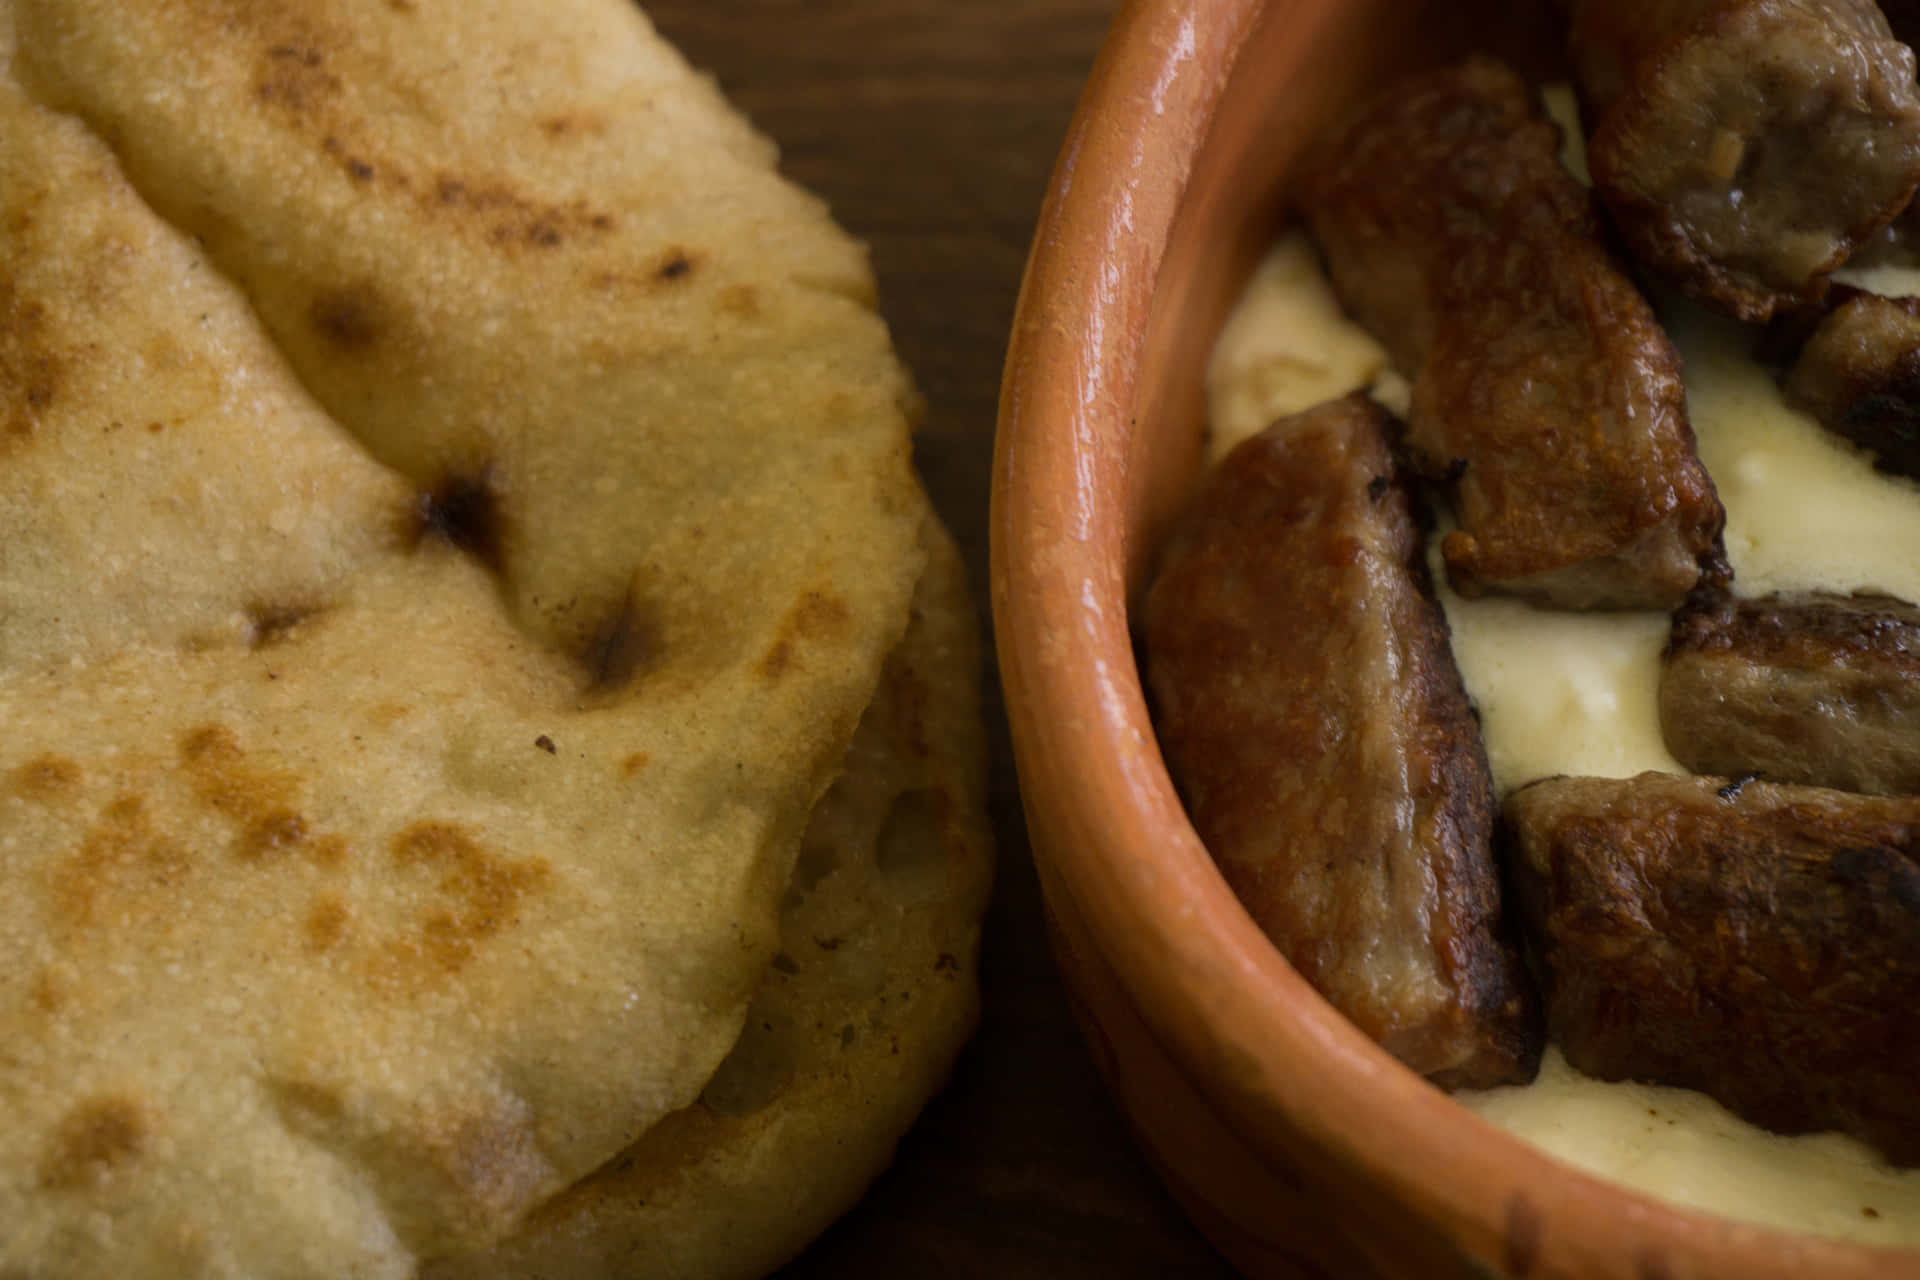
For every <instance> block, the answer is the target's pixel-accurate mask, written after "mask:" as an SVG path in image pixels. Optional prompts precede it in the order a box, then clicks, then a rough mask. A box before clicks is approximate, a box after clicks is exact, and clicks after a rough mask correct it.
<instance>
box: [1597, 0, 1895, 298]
mask: <svg viewBox="0 0 1920 1280" xmlns="http://www.w3.org/2000/svg"><path fill="white" fill-rule="evenodd" d="M1569 7H1570V9H1571V28H1570V36H1569V45H1570V49H1571V52H1572V56H1573V65H1574V74H1575V78H1576V80H1577V81H1578V83H1579V88H1580V94H1581V98H1582V102H1583V106H1584V115H1585V118H1586V121H1587V129H1588V132H1589V135H1590V137H1589V140H1588V146H1587V161H1588V166H1589V168H1590V169H1591V171H1592V174H1593V182H1594V188H1595V190H1596V191H1598V192H1599V194H1600V197H1601V199H1602V200H1603V201H1604V202H1605V203H1606V206H1607V209H1608V211H1609V212H1610V213H1611V214H1612V215H1613V220H1614V222H1615V223H1616V225H1617V226H1618V227H1619V229H1620V233H1621V235H1622V237H1623V238H1624V239H1625V240H1626V242H1627V245H1628V247H1629V248H1630V249H1631V251H1632V253H1633V255H1634V256H1635V257H1637V258H1639V259H1641V260H1642V261H1644V262H1646V263H1647V264H1648V265H1649V266H1650V267H1652V268H1653V269H1654V270H1655V271H1656V272H1658V273H1659V274H1660V275H1662V276H1664V277H1666V278H1668V279H1670V280H1672V281H1673V282H1675V283H1676V284H1678V285H1679V286H1680V287H1681V288H1683V289H1685V290H1686V291H1687V292H1688V293H1690V294H1692V295H1693V296H1695V297H1697V298H1699V299H1701V300H1702V301H1704V302H1707V303H1709V304H1710V305H1713V306H1715V307H1717V308H1718V309H1720V310H1723V311H1725V312H1727V313H1729V314H1731V315H1735V316H1738V317H1739V318H1740V319H1742V320H1748V321H1761V320H1765V319H1767V318H1768V317H1769V316H1771V315H1772V314H1774V312H1775V311H1776V310H1779V309H1781V308H1783V307H1788V306H1792V305H1797V304H1800V303H1805V302H1808V301H1812V300H1815V299H1817V298H1818V297H1819V296H1820V293H1821V291H1822V290H1823V289H1824V287H1825V282H1826V276H1827V273H1828V272H1830V271H1832V270H1833V269H1834V268H1835V267H1837V266H1839V265H1840V264H1841V263H1842V262H1844V261H1846V259H1847V257H1848V255H1849V254H1851V253H1852V252H1853V250H1854V248H1855V247H1856V246H1858V245H1859V244H1861V242H1862V241H1864V240H1866V239H1867V238H1868V237H1870V236H1872V235H1873V234H1874V233H1875V232H1877V231H1878V230H1879V229H1880V228H1881V227H1883V226H1885V225H1886V223H1887V221H1888V220H1889V219H1890V218H1892V217H1893V216H1894V215H1895V214H1897V213H1898V212H1900V210H1901V209H1902V208H1903V207H1905V205H1906V204H1907V201H1908V199H1909V197H1910V196H1911V195H1912V194H1913V190H1914V186H1915V183H1916V182H1920V93H1917V92H1916V90H1915V87H1914V57H1913V54H1912V52H1911V51H1910V50H1909V49H1908V48H1907V47H1906V46H1905V45H1903V44H1901V43H1900V42H1899V41H1897V40H1895V39H1894V38H1893V35H1892V33H1891V32H1890V31H1889V30H1888V27H1887V21H1886V19H1885V18H1884V17H1882V16H1881V13H1880V10H1879V8H1878V7H1877V6H1876V5H1874V4H1873V3H1872V2H1871V0H1573V3H1572V4H1571V5H1570V6H1569Z"/></svg>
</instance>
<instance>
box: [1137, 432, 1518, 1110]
mask: <svg viewBox="0 0 1920 1280" xmlns="http://www.w3.org/2000/svg"><path fill="white" fill-rule="evenodd" d="M1387 425H1388V419H1387V416H1386V414H1385V412H1384V411H1383V410H1382V409H1380V408H1379V407H1378V406H1377V405H1375V404H1374V403H1372V402H1371V401H1369V400H1367V399H1366V398H1365V397H1363V396H1350V397H1348V398H1346V399H1344V400H1338V401H1332V402H1329V403H1327V404H1324V405H1321V406H1320V407H1318V408H1316V409H1312V410H1309V411H1308V412H1306V413H1304V414H1300V415H1298V416H1296V417H1293V418H1288V419H1283V420H1282V421H1280V422H1279V423H1276V424H1275V425H1274V426H1273V427H1271V428H1270V429H1269V430H1268V431H1267V432H1265V433H1264V434H1262V435H1260V436H1256V437H1254V438H1253V439H1251V440H1249V441H1247V442H1245V443H1244V444H1242V445H1241V446H1240V447H1239V448H1237V449H1235V450H1234V451H1233V452H1232V453H1231V454H1230V455H1228V457H1227V458H1226V459H1225V460H1223V461H1222V462H1221V463H1220V464H1219V466H1217V467H1216V468H1215V469H1214V472H1213V473H1212V475H1211V476H1210V477H1209V478H1208V480H1207V482H1206V483H1205V485H1204V486H1203V488H1202V489H1201V491H1200V492H1199V493H1198V494H1197V495H1196V496H1195V498H1194V501H1193V505H1192V507H1191V510H1190V512H1189V514H1188V515H1187V517H1186V518H1185V521H1184V523H1183V524H1182V526H1181V527H1180V528H1179V529H1178V530H1177V531H1176V533H1175V535H1174V537H1173V539H1172V540H1171V541H1170V543H1169V545H1168V548H1167V551H1166V553H1165V557H1164V560H1163V563H1162V566H1161V569H1160V572H1159V574H1158V577H1157V578H1156V580H1155V581H1154V583H1153V585H1152V587H1151V589H1150V591H1149V593H1148V596H1147V600H1146V605H1145V619H1144V622H1145V628H1144V629H1145V641H1146V651H1147V663H1146V669H1147V678H1148V684H1149V688H1150V690H1151V692H1152V694H1153V697H1154V701H1155V709H1156V716H1155V725H1156V729H1157V732H1158V735H1159V739H1160V744H1161V747H1162V749H1163V750H1164V752H1165V754H1166V759H1167V763H1168V766H1169V768H1170V769H1171V771H1172V774H1173V777H1174V779H1175V781H1176V782H1177V783H1178V785H1179V786H1180V788H1181V791H1182V794H1183V796H1184V797H1185V800H1186V804H1187V808H1188V812H1189V814H1190V815H1191V817H1192V819H1193V823H1194V827H1195V829H1196V830H1197V831H1198V832H1199V834H1200V837H1201V839H1202V840H1203V841H1204V842H1205V843H1206V846H1207V848H1208V849H1209V850H1210V851H1211V852H1212V854H1213V856H1214V858H1215V860H1216V861H1217V862H1218V863H1219V865H1220V869H1221V871H1222V873H1223V874H1224V875H1225V877H1226V879H1227V881H1228V883H1229V884H1231V885H1232V886H1233V889H1234V891H1235V892H1236V893H1237V894H1239V896H1240V899H1241V901H1242V902H1243V903H1245V904H1246V907H1247V910H1248V912H1249V913H1250V914H1251V915H1252V916H1253V918H1254V919H1255V920H1256V921H1257V922H1258V923H1259V925H1260V927H1261V928H1262V929H1264V930H1265V931H1266V932H1267V934H1268V936H1269V937H1271V938H1272V939H1273V941H1274V943H1275V945H1276V946H1278V947H1279V948H1280V950H1281V951H1282V952H1283V953H1284V954H1285V955H1286V957H1287V959H1288V960H1289V961H1291V962H1292V964H1293V966H1294V967H1295V968H1296V969H1297V970H1299V971H1300V973H1301V975H1302V976H1303V977H1305V978H1306V979H1307V981H1309V982H1310V983H1312V984H1313V985H1314V987H1315V988H1317V989H1318V990H1319V991H1320V993H1321V994H1322V995H1324V996H1325V997H1326V998H1327V999H1328V1000H1329V1001H1330V1002H1331V1003H1332V1004H1333V1005H1334V1007H1335V1008H1337V1009H1339V1010H1340V1011H1341V1012H1342V1013H1343V1014H1345V1015H1346V1016H1347V1017H1348V1018H1350V1019H1351V1020H1352V1021H1353V1022H1354V1023H1355V1024H1356V1025H1357V1026H1359V1028H1360V1029H1361V1030H1362V1031H1364V1032H1366V1033H1367V1034H1368V1035H1370V1036H1372V1037H1373V1038H1374V1039H1376V1040H1378V1041H1379V1042H1380V1043H1381V1044H1382V1046H1384V1047H1385V1048H1386V1049H1387V1050H1388V1051H1389V1052H1391V1053H1393V1054H1394V1055H1395V1056H1396V1057H1398V1058H1400V1059H1401V1061H1403V1062H1405V1063H1406V1064H1407V1065H1408V1066H1410V1067H1412V1068H1413V1069H1414V1070H1415V1071H1418V1072H1420V1073H1422V1074H1423V1075H1427V1076H1429V1077H1431V1078H1432V1079H1433V1080H1434V1081H1435V1082H1436V1083H1439V1084H1441V1085H1442V1086H1445V1087H1449V1088H1453V1087H1475V1088H1480V1087H1486V1086H1489V1085H1494V1084H1500V1083H1507V1082H1521V1081H1526V1080H1530V1079H1532V1077H1533V1074H1534V1071H1535V1070H1536V1068H1537V1067H1538V1064H1539V1055H1540V1049H1541V1040H1540V1033H1539V1027H1538V1020H1539V1015H1538V1008H1537V1005H1536V1004H1535V1002H1534V1001H1533V999H1532V998H1531V995H1530V994H1529V992H1528V989H1527V987H1526V984H1525V974H1524V971H1523V969H1522V967H1521V965H1520V963H1519V960H1518V956H1517V953H1516V951H1515V950H1514V949H1513V947H1512V946H1511V945H1510V944H1509V943H1508V942H1507V941H1506V940H1505V939H1504V937H1503V935H1502V925H1501V919H1500V890H1499V885H1498V882H1497V879H1496V875H1495V871H1494V865H1493V861H1492V855H1491V850H1490V837H1491V826H1492V787H1491V783H1490V780H1489V778H1488V774H1487V764H1486V756H1485V753H1484V751H1483V750H1482V748H1481V745H1480V738H1479V733H1478V729H1477V726H1476V725H1475V723H1474V720H1473V715H1472V712H1471V711H1470V710H1469V708H1468V705H1467V699H1466V693H1465V690H1464V689H1463V688H1462V686H1461V683H1460V676H1459V672H1458V671H1457V670H1456V668H1455V667H1454V665H1453V658H1452V654H1451V652H1450V651H1449V649H1448V643H1447V627H1446V620H1445V618H1444V616H1443V615H1442V614H1441V612H1440V610H1439V607H1438V605H1437V604H1436V603H1435V602H1434V600H1433V598H1432V595H1431V584H1430V582H1429V581H1428V579H1427V576H1426V571H1425V568H1424V566H1423V563H1422V559H1421V547H1422V538H1421V532H1420V528H1419V526H1418V524H1417V522H1416V520H1415V518H1414V514H1413V511H1412V509H1411V507H1410V504H1409V500H1408V495H1407V491H1406V489H1405V487H1404V485H1403V484H1402V482H1401V479H1400V477H1398V476H1397V475H1396V474H1395V468H1394V463H1393V458H1392V455H1391V453H1390V452H1389V449H1388V446H1387V442H1386V438H1385V435H1384V432H1385V430H1386V427H1387Z"/></svg>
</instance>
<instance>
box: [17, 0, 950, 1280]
mask: <svg viewBox="0 0 1920 1280" xmlns="http://www.w3.org/2000/svg"><path fill="white" fill-rule="evenodd" d="M409 24H411V25H409ZM16 38H17V41H18V47H17V48H14V47H12V44H13V41H14V40H15V39H16ZM0 68H3V69H4V76H3V77H0V79H3V81H4V82H3V83H0V723H4V724H5V726H6V729H7V732H6V734H5V735H4V738H0V867H4V869H5V872H6V874H7V876H8V880H9V884H10V885H11V886H13V888H12V891H11V892H10V893H9V894H8V895H5V897H4V899H0V950H3V951H4V954H6V955H7V956H8V957H9V961H10V963H9V964H8V965H7V966H5V967H4V968H3V969H0V1045H3V1046H4V1049H0V1108H3V1109H4V1114H5V1115H6V1116H7V1117H8V1121H9V1123H8V1124H7V1125H6V1126H4V1127H0V1224H4V1230H0V1273H5V1272H9V1271H18V1270H25V1271H26V1272H27V1273H29V1274H36V1275H38V1274H49V1275H61V1276H68V1275H76V1276H77V1275H110V1276H138V1275H170V1276H171V1275H195V1274H202V1275H247V1276H277V1275H287V1276H293V1275H328V1276H334V1275H355V1276H359V1275H365V1276H374V1275H396V1276H398V1275H405V1274H408V1273H410V1272H411V1271H412V1270H413V1269H414V1268H415V1267H416V1266H417V1265H418V1263H419V1261H420V1260H421V1259H422V1258H425V1257H431V1256H437V1255H439V1254H442V1253H446V1252H448V1251H450V1250H456V1249H462V1248H472V1247H476V1246H479V1245H481V1244H484V1243H485V1242H487V1241H489V1240H492V1239H494V1238H495V1237H497V1236H498V1235H500V1234H501V1233H502V1232H503V1231H505V1230H507V1229H508V1228H509V1227H510V1226H511V1225H512V1224H513V1223H514V1222H515V1221H516V1220H517V1219H518V1218H519V1216H520V1215H522V1214H523V1213H524V1212H525V1211H526V1210H527V1209H528V1208H530V1207H531V1206H533V1205H535V1204H538V1203H540V1202H543V1201H546V1200H548V1199H550V1198H551V1197H552V1196H553V1195H554V1194H555V1193H556V1192H557V1191H559V1190H560V1189H561V1188H563V1187H566V1186H568V1185H570V1184H572V1183H574V1182H575V1181H577V1180H578V1179H579V1178H581V1177H582V1176H584V1175H586V1174H587V1173H589V1172H590V1171H591V1170H593V1169H594V1168H596V1167H599V1166H601V1165H603V1164H604V1163H605V1162H606V1161H607V1160H608V1159H609V1158H610V1157H612V1156H613V1155H615V1154H616V1153H617V1152H619V1151H621V1150H622V1149H624V1148H626V1147H627V1146H628V1145H629V1144H630V1143H631V1142H632V1141H633V1140H634V1139H635V1137H636V1136H637V1135H639V1134H640V1133H642V1132H644V1131H645V1130H647V1129H648V1128H649V1127H651V1126H652V1125H653V1124H654V1123H655V1122H656V1121H658V1120H659V1119H660V1118H661V1117H663V1116H666V1115H668V1114H670V1113H674V1112H676V1111H679V1110H681V1109H683V1108H684V1107H686V1106H687V1105H688V1104H689V1103H690V1102H692V1100H693V1099H694V1097H695V1096H696V1095H697V1094H698V1093H699V1091H700V1090H701V1088H702V1087H703V1086H704V1085H705V1084H706V1082H707V1081H708V1079H709V1077H710V1076H711V1075H712V1073H713V1070H714V1068H715V1067H716V1066H717V1065H718V1064H719V1062H720V1061H721V1059H722V1058H723V1057H724V1056H725V1054H726V1053H727V1051H728V1049H729V1047H730V1046H731V1045H732V1043H733V1042H734V1040H735V1038H736V1035H737V1032H738V1028H739V1026H740V1025H741V1021H742V1019H743V1017H744V1016H745V1013H746V1008H747V1004H748V1001H749V1000H750V999H751V998H752V996H753V993H754V990H755V988H756V986H757V985H758V984H759V983H760V981H761V979H762V978H763V976H764V975H765V974H766V973H767V971H768V970H767V965H768V962H769V960H770V958H771V957H772V955H773V954H774V951H775V949H776V946H777V945H778V942H777V928H778V921H777V908H778V904H779V899H780V896H781V893H782V892H783V889H784V887H785V886H786V885H787V883H788V881H789V877H790V873H791V870H792V866H793V860H794V857H795V853H796V851H797V849H798V846H799V841H800V836H801V834H802V832H803V830H804V827H805V824H806V820H807V815H808V814H809V812H810V810H811V809H812V808H813V806H814V804H815V801H816V800H817V799H818V798H819V796H820V794H821V793H822V791H823V790H824V788H825V787H826V786H827V784H828V782H829V781H830V779H831V778H832V777H833V776H834V773H835V771H836V770H837V769H838V768H839V766H840V763H841V761H842V758H843V756H844V754H845V750H846V747H847V743H848V741H849V739H850V737H851V735H852V733H853V730H854V727H855V724H856V723H857V721H858V719H859V717H860V714H861V711H862V709H863V708H864V707H865V706H866V705H867V703H868V701H869V700H870V698H871V696H872V693H873V690H874V688H875V686H876V683H877V681H878V678H879V668H880V663H881V660H882V658H883V656H884V655H885V654H886V653H887V652H889V651H890V650H891V649H892V648H893V647H894V646H895V644H896V642H897V641H898V639H899V637H900V635H901V634H902V632H903V631H904V628H905V626H906V622H907V615H908V598H909V594H910V592H911V590H912V586H913V583H914V582H915V581H916V579H917V578H918V577H919V576H920V572H921V566H922V562H923V558H924V557H923V552H922V551H921V549H920V548H919V547H918V545H917V544H916V538H917V534H918V530H919V526H920V524H921V521H922V519H923V518H924V512H925V505H924V499H923V498H922V497H921V496H920V494H919V492H918V489H917V486H916V485H915V483H914V481H913V479H912V476H911V472H910V467H909V462H908V452H909V450H908V431H907V418H908V415H909V413H910V411H911V406H912V393H911V390H910V387H909V385H908V382H907V380H906V378H905V375H904V374H903V373H902V372H901V371H900V369H899V368H898V365H897V364H896V362H895V361H894V359H893V357H892V355H891V353H890V351H889V349H888V346H887V342H886V335H885V330H884V327H883V326H882V324H881V323H880V321H879V320H878V319H877V317H875V316H874V315H873V313H872V311H871V307H870V300H871V283H870V280H869V278H868V275H867V271H866V267H865V262H864V257H863V255H862V253H861V252H860V250H859V249H858V247H857V246H856V245H854V244H853V243H852V242H851V241H849V240H847V239H846V238H845V237H844V236H842V235H841V234H840V233H838V232H837V231H835V230H834V229H833V228H832V226H831V224H830V223H829V222H828V220H827V219H826V217H825V215H824V212H823V210H822V209H821V208H820V206H819V205H818V203H817V202H815V201H813V200H812V199H811V198H810V197H806V196H804V195H802V194H800V193H798V192H796V191H795V190H793V189H792V188H791V187H789V186H787V185H785V184H784V183H782V182H781V181H780V180H779V179H777V177H775V176H774V175H773V173H772V170H771V151H770V148H768V147H767V146H766V144H765V143H763V142H761V141H760V140H759V139H758V138H757V137H756V136H755V135H754V134H753V133H752V132H751V131H750V130H749V129H748V128H747V127H746V126H744V125H743V124H741V123H740V122H739V121H738V119H737V118H736V117H735V116H733V115H732V114H731V113H730V112H729V111H728V110H727V108H726V107H725V105H724V103H722V101H721V100H720V98H719V97H718V95H717V93H716V92H715V91H714V90H713V89H712V87H711V86H710V85H709V84H708V83H707V82H706V81H705V80H703V79H701V78H700V77H698V76H696V75H694V74H693V73H692V72H690V71H689V70H688V69H687V68H686V67H685V65H684V63H683V62H682V61H681V60H680V59H679V58H678V56H677V55H676V54H674V53H672V51H671V50H669V49H667V48H666V47H665V46H664V44H663V43H662V42H660V41H659V40H658V38H657V37H656V36H654V35H653V33H652V32H651V30H650V28H648V27H647V26H646V24H645V23H644V21H643V20H641V19H639V18H638V17H637V16H636V15H634V14H633V12H632V11H631V10H630V8H629V7H628V6H626V5H623V4H614V3H606V2H605V0H600V2H591V0H559V2H556V3H550V4H544V5H541V6H525V5H513V4H507V3H503V2H490V3H482V4H472V3H466V4H459V5H452V4H440V5H434V4H429V3H426V0H419V2H418V3H399V4H388V3H385V2H384V0H375V2H374V3H367V4H348V3H336V2H333V0H311V2H310V3H303V4H300V5H291V4H274V3H259V4H254V3H250V2H242V0H233V2H231V3H220V2H216V0H204V2H202V0H192V2H190V3H184V4H182V3H165V4H162V3H158V2H157V0H156V2H155V3H152V4H131V5H130V4H122V3H113V4H92V3H87V2H86V0H71V2H70V0H58V2H48V3H41V2H40V0H0ZM22 86H24V91H23V88H22ZM103 138H104V139H108V140H110V141H111V144H112V146H111V149H109V147H108V146H107V145H105V144H103V142H102V141H101V139H103ZM369 167H372V168H373V173H372V174H371V175H369V173H368V172H367V170H368V168H369Z"/></svg>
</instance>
